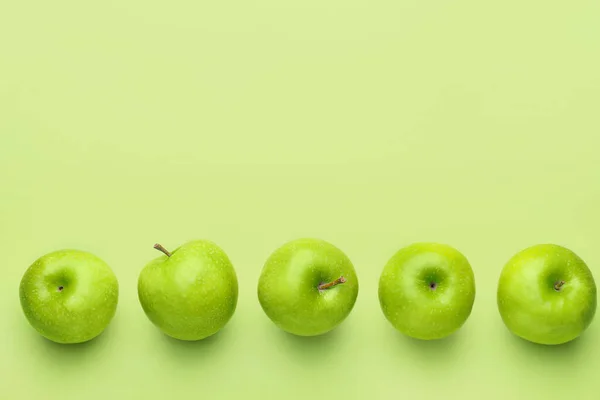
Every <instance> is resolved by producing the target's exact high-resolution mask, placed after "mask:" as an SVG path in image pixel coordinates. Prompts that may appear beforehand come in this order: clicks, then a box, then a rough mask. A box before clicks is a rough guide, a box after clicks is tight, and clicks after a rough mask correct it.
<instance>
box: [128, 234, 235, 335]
mask: <svg viewBox="0 0 600 400" xmlns="http://www.w3.org/2000/svg"><path fill="white" fill-rule="evenodd" d="M154 247H155V248H156V249H158V250H160V251H162V252H163V253H164V255H161V256H160V257H158V258H156V259H154V260H152V261H151V262H150V263H148V264H147V265H146V266H145V267H144V268H143V270H142V272H141V273H140V276H139V278H138V297H139V301H140V303H141V305H142V308H143V310H144V312H145V313H146V315H147V316H148V318H149V319H150V321H151V322H152V323H153V324H154V325H155V326H157V327H158V328H159V329H160V330H161V331H162V332H163V333H165V334H166V335H168V336H171V337H173V338H175V339H180V340H187V341H195V340H201V339H204V338H207V337H209V336H212V335H214V334H215V333H217V332H218V331H219V330H221V329H222V328H223V327H224V326H225V325H226V324H227V323H228V322H229V320H230V319H231V317H233V314H234V312H235V309H236V306H237V300H238V281H237V276H236V273H235V270H234V267H233V265H232V263H231V261H230V260H229V258H228V257H227V255H226V254H225V252H224V251H223V250H222V249H221V248H220V247H218V246H217V245H216V244H215V243H213V242H210V241H208V240H195V241H191V242H188V243H186V244H184V245H182V246H180V247H178V248H177V249H175V250H174V251H173V252H172V253H171V252H169V251H167V250H166V249H165V248H164V247H162V246H161V245H158V244H157V245H155V246H154Z"/></svg>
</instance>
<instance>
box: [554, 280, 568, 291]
mask: <svg viewBox="0 0 600 400" xmlns="http://www.w3.org/2000/svg"><path fill="white" fill-rule="evenodd" d="M565 283H566V282H565V281H558V282H556V283H555V284H554V290H556V291H557V292H559V291H560V289H561V288H562V287H563V286H564V284H565Z"/></svg>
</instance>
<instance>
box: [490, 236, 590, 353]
mask: <svg viewBox="0 0 600 400" xmlns="http://www.w3.org/2000/svg"><path fill="white" fill-rule="evenodd" d="M596 296H597V295H596V283H595V281H594V277H593V275H592V272H591V271H590V269H589V268H588V266H587V265H586V263H585V262H584V261H583V260H582V259H581V258H580V257H579V256H578V255H577V254H575V253H574V252H573V251H571V250H569V249H567V248H565V247H562V246H559V245H555V244H538V245H535V246H531V247H529V248H526V249H524V250H521V251H520V252H518V253H517V254H515V255H514V256H513V257H512V258H511V259H510V260H509V261H508V262H507V263H506V265H505V266H504V268H503V269H502V272H501V274H500V279H499V282H498V291H497V303H498V310H499V311H500V316H501V317H502V321H503V322H504V324H505V325H506V327H507V328H508V329H509V330H510V331H511V332H512V333H513V334H515V335H516V336H519V337H521V338H523V339H525V340H528V341H530V342H533V343H538V344H545V345H557V344H562V343H566V342H569V341H571V340H573V339H575V338H577V337H578V336H580V335H581V334H582V333H583V332H584V331H585V330H586V329H587V327H588V326H589V325H590V323H591V322H592V320H593V318H594V314H595V312H596V301H597V299H596Z"/></svg>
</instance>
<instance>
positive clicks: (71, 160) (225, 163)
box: [0, 0, 600, 400]
mask: <svg viewBox="0 0 600 400" xmlns="http://www.w3.org/2000/svg"><path fill="white" fill-rule="evenodd" d="M599 21H600V2H598V1H597V0H571V1H555V2H549V1H541V0H533V1H522V0H507V1H480V0H457V1H439V0H437V1H420V0H402V1H397V0H394V1H392V0H350V1H341V0H335V1H334V0H303V1H300V0H287V1H286V0H250V1H232V0H224V1H213V2H202V1H183V0H175V1H163V2H158V1H153V2H150V1H141V0H109V1H76V0H55V1H41V0H38V1H31V0H19V1H9V0H4V1H1V2H0V135H1V136H0V139H1V141H0V174H1V176H0V183H1V184H0V204H1V209H0V243H1V247H2V258H1V271H2V272H1V274H2V275H1V279H0V311H1V313H2V314H1V319H0V327H1V329H0V398H2V399H7V400H13V399H17V400H20V399H27V400H28V399H42V398H43V399H51V400H54V399H61V400H70V399H89V400H96V399H138V398H139V399H184V398H186V399H187V398H194V399H220V398H223V399H225V398H236V397H237V398H240V399H259V398H260V399H265V398H282V399H300V398H306V399H308V398H330V399H334V398H336V399H337V398H344V399H376V398H390V399H391V398H393V399H425V398H434V396H435V397H436V398H452V399H455V398H456V399H482V398H486V399H504V400H506V399H559V398H561V399H567V398H569V399H577V400H586V399H598V396H599V394H598V392H599V391H600V321H599V320H597V321H595V322H594V323H593V324H592V325H591V327H590V328H589V330H588V331H587V332H586V334H585V336H583V337H582V338H581V340H578V341H575V342H572V343H571V344H569V345H566V346H562V347H557V348H545V347H539V346H534V345H530V344H527V343H525V342H523V341H521V340H517V339H515V338H514V337H513V336H511V335H510V334H509V333H508V332H507V330H506V329H505V328H504V325H503V324H502V322H501V319H500V317H499V315H498V312H497V308H496V303H495V290H496V283H497V278H498V276H499V273H500V270H501V268H502V266H503V264H504V262H505V261H506V260H507V259H508V258H509V257H510V256H512V255H513V254H514V253H515V252H516V251H518V250H520V249H522V248H524V247H527V246H529V245H532V244H535V243H543V242H553V243H558V244H562V245H565V246H567V247H569V248H571V249H572V250H574V251H575V252H577V253H578V254H579V255H580V256H581V257H583V258H584V259H585V260H586V261H587V262H588V264H589V265H590V268H591V269H592V271H593V273H594V274H595V275H596V276H597V278H598V279H600V247H599V239H600V233H599V230H598V226H600V211H599V205H600V156H599V154H598V146H599V145H600V139H599V135H600V77H599V72H598V71H600V23H599ZM302 236H314V237H320V238H323V239H326V240H329V241H331V242H332V243H334V244H336V245H337V246H339V247H340V248H342V249H343V250H344V251H345V252H347V254H348V255H349V256H350V258H351V259H352V260H353V262H354V263H355V266H356V269H357V272H358V274H359V278H360V285H361V286H360V293H359V297H358V301H357V304H356V307H355V309H354V311H353V312H352V314H351V316H350V317H349V318H348V319H347V320H346V322H345V323H344V324H343V325H342V326H341V327H340V328H339V329H338V330H336V331H335V332H334V333H332V334H330V335H327V336H324V337H320V338H315V339H299V338H294V337H290V336H288V335H286V334H284V333H282V332H280V331H278V330H277V329H276V328H275V327H274V326H273V325H272V324H271V323H270V321H269V320H268V319H267V318H266V316H265V315H264V314H263V313H262V311H261V309H260V306H259V304H258V301H257V297H256V283H257V279H258V276H259V273H260V269H261V267H262V264H263V262H264V260H265V259H266V257H267V256H268V255H269V254H270V252H271V251H272V250H274V249H275V248H276V247H277V246H279V245H281V244H282V243H284V242H285V241H287V240H290V239H294V238H297V237H302ZM195 238H209V239H211V240H214V241H216V242H217V243H219V244H220V245H221V246H222V247H223V248H224V249H225V250H226V251H227V252H228V254H229V255H230V257H231V259H232V261H233V262H234V264H235V267H236V269H237V272H238V276H239V281H240V298H239V303H238V309H237V312H236V314H235V316H234V318H233V319H232V320H231V323H230V324H229V325H228V326H227V327H226V329H225V330H223V331H222V332H221V333H220V334H219V335H217V336H215V337H213V338H212V339H210V340H207V341H205V342H201V343H196V344H185V343H179V342H176V341H173V340H169V339H167V338H165V337H164V336H162V335H161V334H160V333H159V332H158V331H157V330H156V329H154V328H153V327H152V326H151V324H150V323H149V322H148V320H147V319H146V317H145V316H144V314H143V312H142V309H141V307H140V306H139V303H138V300H137V293H136V281H137V276H138V273H139V271H140V269H141V268H142V267H143V265H144V264H145V263H146V262H147V261H149V260H150V259H152V258H153V257H155V256H157V253H156V251H155V250H153V249H152V245H153V244H154V243H155V242H156V241H159V242H161V243H163V244H164V245H165V246H167V247H170V248H174V247H175V246H177V245H179V244H181V243H183V242H184V241H187V240H190V239H195ZM414 241H439V242H445V243H448V244H451V245H454V246H456V247H457V248H458V249H459V250H461V251H462V252H464V253H465V255H467V257H468V258H469V260H470V261H471V262H472V264H473V267H474V270H475V275H476V280H477V298H476V302H475V307H474V310H473V313H472V315H471V318H470V319H469V320H468V322H467V324H466V325H465V326H464V328H463V329H462V330H461V331H460V332H459V333H457V334H456V335H454V336H452V337H451V338H448V339H447V340H444V341H440V342H432V343H422V342H417V341H413V340H409V339H407V338H405V337H403V336H401V335H400V334H398V333H396V332H395V331H394V330H393V329H392V328H391V326H390V325H389V324H388V323H387V322H386V320H385V319H384V317H383V315H382V313H381V311H380V309H379V303H378V300H377V280H378V277H379V273H380V271H381V268H382V267H383V265H384V264H385V262H386V261H387V259H388V258H389V257H390V256H391V255H392V254H393V253H394V252H395V251H396V250H397V249H399V248H400V247H402V246H404V245H407V244H409V243H412V242H414ZM65 247H68V248H80V249H84V250H88V251H91V252H94V253H95V254H97V255H98V256H100V257H102V258H103V259H104V260H106V261H107V262H108V263H109V264H110V265H111V266H112V267H113V268H114V270H115V272H116V274H117V275H118V278H119V281H120V284H121V296H120V303H119V307H118V312H117V315H116V317H115V319H114V320H113V323H112V324H111V326H110V328H109V329H108V330H107V331H106V332H105V334H104V335H102V336H101V337H100V338H99V339H98V340H96V341H93V342H91V343H89V344H86V345H82V346H73V347H65V346H58V345H54V344H52V343H49V342H47V341H45V340H43V339H42V338H41V337H40V336H38V335H37V334H36V333H35V332H34V331H33V329H31V328H30V327H29V325H27V322H26V320H25V319H24V317H23V315H22V313H21V310H20V308H19V303H18V283H19V280H20V278H21V275H22V273H23V272H24V271H25V269H26V268H27V267H28V266H29V265H30V264H31V263H32V262H33V261H34V260H35V259H36V258H37V257H39V256H41V255H43V254H45V253H47V252H50V251H53V250H56V249H59V248H65Z"/></svg>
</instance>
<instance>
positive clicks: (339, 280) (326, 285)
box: [317, 276, 346, 290]
mask: <svg viewBox="0 0 600 400" xmlns="http://www.w3.org/2000/svg"><path fill="white" fill-rule="evenodd" d="M344 282H346V278H344V277H343V276H340V277H339V278H337V279H336V280H335V281H333V282H329V283H321V284H320V285H319V286H317V289H319V290H325V289H329V288H332V287H334V286H337V285H339V284H340V283H344Z"/></svg>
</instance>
